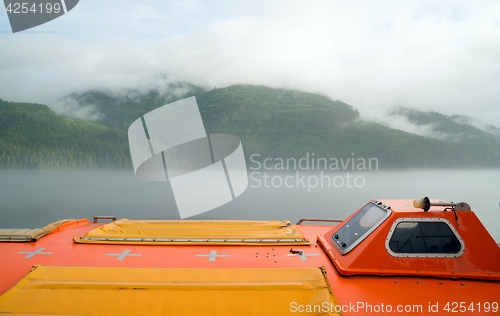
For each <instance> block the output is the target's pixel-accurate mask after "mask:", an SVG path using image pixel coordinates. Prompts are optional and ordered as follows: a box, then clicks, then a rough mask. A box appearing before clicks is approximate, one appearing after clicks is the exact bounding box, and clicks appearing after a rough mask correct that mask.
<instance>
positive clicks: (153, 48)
mask: <svg viewBox="0 0 500 316" xmlns="http://www.w3.org/2000/svg"><path fill="white" fill-rule="evenodd" d="M499 13H500V1H497V0H492V1H457V0H455V1H400V0H397V1H331V0H329V1H303V0H300V1H278V0H272V1H269V0H265V1H260V0H251V1H193V0H180V1H165V0H158V1H153V0H150V1H137V0H136V1H130V0H105V1H103V0H81V1H80V3H79V4H78V5H77V6H76V7H75V8H74V9H73V10H72V11H70V12H68V13H67V14H65V15H64V16H62V17H60V18H58V19H56V20H53V21H51V22H48V23H46V24H44V25H41V26H39V27H36V28H33V29H30V30H28V31H24V32H20V33H16V34H12V33H11V31H10V25H9V22H8V18H7V14H6V12H0V98H3V99H4V100H10V101H30V102H39V103H45V104H48V103H51V102H52V101H54V100H56V99H58V98H60V97H62V96H64V95H67V94H69V93H71V92H74V91H84V90H87V89H92V88H108V89H124V88H140V89H147V88H149V87H156V86H161V85H162V84H164V83H165V80H167V81H168V80H186V81H190V82H192V83H194V84H198V85H202V86H205V87H207V88H213V87H214V86H217V87H223V86H227V85H231V84H236V83H249V84H263V85H268V86H272V87H284V88H293V89H301V90H305V91H311V92H316V91H319V92H322V93H325V94H327V95H329V96H331V97H332V98H334V99H339V100H342V101H344V102H346V103H348V104H351V105H353V106H354V107H356V108H357V109H359V111H360V112H361V114H362V115H363V116H364V117H366V118H370V117H381V116H382V113H383V111H384V110H386V109H388V108H391V107H394V106H406V107H411V108H418V109H422V110H435V111H439V112H442V113H445V114H464V115H470V116H473V117H476V118H479V119H481V120H483V121H485V122H487V123H490V124H494V125H496V126H500V107H499V106H500V92H499V91H500V18H499V16H500V15H499ZM165 76H168V79H165ZM160 78H163V79H160Z"/></svg>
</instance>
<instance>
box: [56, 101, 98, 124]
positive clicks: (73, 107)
mask: <svg viewBox="0 0 500 316" xmlns="http://www.w3.org/2000/svg"><path fill="white" fill-rule="evenodd" d="M48 106H49V107H50V108H51V109H52V110H54V111H55V112H57V113H59V114H62V115H64V116H66V117H69V118H72V119H80V120H89V121H98V120H100V119H102V118H104V114H102V113H101V112H100V111H99V109H98V108H97V107H96V106H95V105H92V104H81V103H80V102H78V101H77V100H76V99H74V98H73V97H71V96H67V97H64V98H61V99H59V100H58V101H55V102H52V103H50V104H49V105H48Z"/></svg>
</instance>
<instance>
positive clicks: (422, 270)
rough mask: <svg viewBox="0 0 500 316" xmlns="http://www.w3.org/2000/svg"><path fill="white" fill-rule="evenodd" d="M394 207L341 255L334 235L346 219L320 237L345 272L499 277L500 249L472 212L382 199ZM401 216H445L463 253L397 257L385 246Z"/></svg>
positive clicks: (486, 278)
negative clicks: (425, 208)
mask: <svg viewBox="0 0 500 316" xmlns="http://www.w3.org/2000/svg"><path fill="white" fill-rule="evenodd" d="M380 201H381V202H383V203H385V204H387V205H389V206H391V215H390V216H389V217H388V218H387V219H386V220H385V221H384V222H383V223H382V224H381V225H380V226H379V227H378V228H377V229H376V230H375V231H374V232H372V233H371V234H370V235H369V236H368V237H367V238H366V239H365V240H363V241H362V242H361V243H360V244H359V245H358V246H357V247H355V248H354V249H353V250H352V251H351V252H349V253H347V254H345V255H342V254H341V253H340V252H339V250H338V249H337V248H336V247H335V246H334V244H333V242H332V236H333V235H334V234H335V232H336V231H337V230H338V228H339V227H341V226H342V225H343V224H344V223H345V222H347V221H348V220H349V219H350V218H351V217H352V216H351V217H349V218H347V219H346V220H345V221H344V222H343V223H341V224H339V225H338V226H337V227H336V228H334V229H332V230H331V231H329V232H328V233H326V234H324V235H322V236H319V237H318V240H319V242H320V243H321V245H322V247H323V248H324V249H325V250H326V252H327V253H328V254H329V256H330V258H331V259H332V262H333V263H334V264H335V266H336V267H337V269H338V270H339V272H340V273H341V274H342V275H359V274H365V275H382V276H384V275H407V276H412V275H414V276H433V277H441V278H453V279H459V278H470V279H484V280H500V248H499V247H498V245H497V243H496V242H495V240H493V238H492V237H491V236H490V234H489V233H488V231H487V230H486V229H485V228H484V226H483V225H482V224H481V222H480V221H479V219H478V218H477V216H476V215H475V214H474V212H472V211H459V212H457V217H458V220H456V219H455V214H454V213H453V212H452V211H446V212H444V211H443V209H444V208H443V207H432V208H431V210H430V211H429V212H424V211H422V210H419V209H415V208H414V207H413V206H412V201H411V200H380ZM400 218H443V219H446V220H448V221H449V222H450V223H451V224H452V225H453V227H454V228H455V229H456V231H457V232H458V234H459V235H460V237H461V238H462V240H463V242H464V246H465V250H464V253H463V254H462V255H461V256H459V257H457V258H454V257H447V258H425V257H418V258H413V257H410V258H404V257H399V258H396V257H394V256H391V255H390V254H389V252H388V251H387V249H386V239H387V237H388V235H389V231H390V229H391V227H392V226H393V223H394V221H395V220H397V219H400Z"/></svg>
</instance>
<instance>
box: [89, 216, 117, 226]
mask: <svg viewBox="0 0 500 316" xmlns="http://www.w3.org/2000/svg"><path fill="white" fill-rule="evenodd" d="M100 219H110V220H111V221H113V222H114V221H116V216H94V224H95V223H97V222H98V221H99V220H100Z"/></svg>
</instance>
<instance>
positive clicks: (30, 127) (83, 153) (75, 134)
mask: <svg viewBox="0 0 500 316" xmlns="http://www.w3.org/2000/svg"><path fill="white" fill-rule="evenodd" d="M129 156H130V154H129V152H128V141H127V135H126V133H124V132H123V131H118V130H114V129H110V128H108V127H106V126H103V125H99V124H95V123H91V122H85V121H81V120H71V119H68V118H65V117H62V116H60V115H58V114H56V113H54V112H53V111H52V110H51V109H49V108H48V107H47V106H45V105H41V104H32V103H14V102H6V101H2V100H1V99H0V168H4V169H38V170H45V169H66V170H67V169H72V170H73V169H96V168H120V169H122V168H128V167H130V168H131V163H130V158H129Z"/></svg>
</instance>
